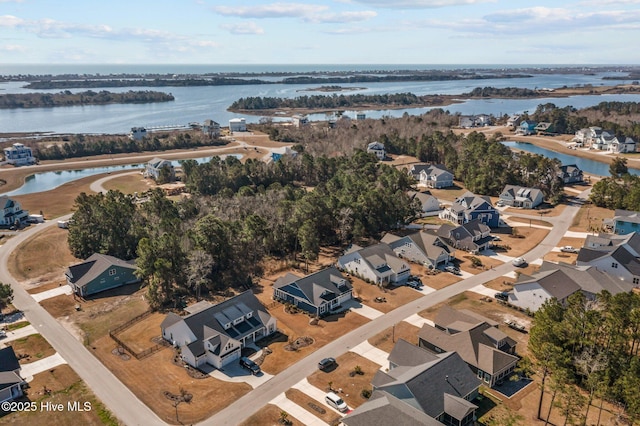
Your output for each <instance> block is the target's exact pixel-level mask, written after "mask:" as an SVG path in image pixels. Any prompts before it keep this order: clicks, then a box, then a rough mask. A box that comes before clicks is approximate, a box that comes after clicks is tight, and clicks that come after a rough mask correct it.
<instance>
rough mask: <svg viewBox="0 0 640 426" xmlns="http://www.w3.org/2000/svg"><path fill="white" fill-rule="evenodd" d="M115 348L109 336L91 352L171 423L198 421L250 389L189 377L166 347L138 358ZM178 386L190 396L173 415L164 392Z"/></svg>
mask: <svg viewBox="0 0 640 426" xmlns="http://www.w3.org/2000/svg"><path fill="white" fill-rule="evenodd" d="M115 348H116V344H115V342H114V341H113V340H112V339H111V338H110V337H109V336H104V337H102V338H100V339H98V340H96V341H94V342H92V345H91V351H92V352H93V354H94V355H95V356H96V357H97V358H98V359H99V360H100V361H102V363H103V364H104V365H105V366H106V367H107V368H108V369H109V370H110V371H112V372H113V373H114V374H115V375H116V377H118V379H119V380H120V381H122V382H123V383H124V384H125V385H126V386H127V387H128V388H129V389H131V391H132V392H133V393H135V394H136V396H137V397H138V398H140V400H141V401H142V402H144V403H145V404H146V405H147V406H148V407H150V408H151V409H152V410H153V411H155V412H156V413H157V414H158V416H159V417H160V418H161V419H162V420H164V421H166V422H169V423H172V424H176V423H182V424H192V423H197V422H200V421H202V420H204V419H206V418H208V417H210V416H211V415H212V414H214V413H216V412H218V411H219V410H221V409H222V408H224V407H226V406H227V405H229V404H230V403H232V402H233V401H235V400H237V399H238V398H240V397H241V396H243V395H244V394H246V393H248V392H249V391H251V386H249V385H248V384H246V383H229V382H222V381H219V380H216V379H214V378H212V377H206V378H204V379H194V378H192V377H191V376H189V374H188V373H187V370H186V369H185V368H184V367H182V366H179V365H175V364H174V363H173V359H174V357H175V356H177V353H176V351H175V350H174V349H172V348H170V347H167V348H164V349H162V350H160V351H159V352H156V353H154V354H153V355H151V356H149V357H147V358H143V359H141V360H137V359H135V358H134V357H130V358H129V359H127V360H125V359H123V358H121V357H120V356H118V355H114V354H113V353H112V351H113V350H114V349H115ZM181 389H184V390H185V391H187V392H188V393H190V394H192V395H193V399H192V401H191V402H190V403H188V404H187V403H182V404H180V405H179V406H178V419H176V408H175V407H174V405H173V403H172V401H170V400H169V399H167V398H166V397H165V396H164V392H165V391H167V392H171V393H173V394H179V393H180V390H181Z"/></svg>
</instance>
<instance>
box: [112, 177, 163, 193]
mask: <svg viewBox="0 0 640 426" xmlns="http://www.w3.org/2000/svg"><path fill="white" fill-rule="evenodd" d="M102 187H103V188H104V189H106V190H107V191H108V190H112V189H113V190H118V191H120V192H122V193H124V194H133V193H134V192H137V193H142V192H144V191H146V190H148V189H151V188H155V187H156V184H155V182H154V181H153V179H144V178H143V177H142V175H141V174H140V173H135V174H131V173H127V174H126V175H124V176H116V177H114V178H113V179H109V180H107V181H106V182H105V183H104V184H102Z"/></svg>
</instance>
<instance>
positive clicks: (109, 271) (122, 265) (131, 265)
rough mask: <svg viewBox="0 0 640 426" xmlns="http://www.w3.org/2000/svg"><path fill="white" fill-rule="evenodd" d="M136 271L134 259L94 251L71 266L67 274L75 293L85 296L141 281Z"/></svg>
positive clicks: (68, 281) (69, 283)
mask: <svg viewBox="0 0 640 426" xmlns="http://www.w3.org/2000/svg"><path fill="white" fill-rule="evenodd" d="M135 271H136V265H135V262H134V261H125V260H121V259H118V258H117V257H113V256H108V255H106V254H100V253H94V254H92V255H91V256H89V258H87V260H85V261H84V262H82V263H78V264H76V265H72V266H69V267H68V268H67V271H66V272H65V276H66V278H67V284H68V285H69V286H70V287H71V288H72V289H73V291H74V293H76V294H77V295H79V296H82V297H85V296H89V295H92V294H95V293H99V292H101V291H105V290H109V289H112V288H115V287H120V286H123V285H126V284H132V283H135V282H138V281H140V278H138V277H137V276H136V275H135V274H134V272H135Z"/></svg>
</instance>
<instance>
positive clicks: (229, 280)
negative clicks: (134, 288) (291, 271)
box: [69, 151, 418, 308]
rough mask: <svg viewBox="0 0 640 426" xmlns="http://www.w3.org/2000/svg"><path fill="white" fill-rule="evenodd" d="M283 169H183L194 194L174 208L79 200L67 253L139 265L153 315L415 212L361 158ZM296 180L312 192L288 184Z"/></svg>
mask: <svg viewBox="0 0 640 426" xmlns="http://www.w3.org/2000/svg"><path fill="white" fill-rule="evenodd" d="M286 163H287V162H286V160H281V161H278V162H277V163H275V164H272V165H267V164H265V163H262V162H260V161H258V160H248V161H246V162H245V163H244V164H243V163H241V162H240V161H239V160H237V159H236V158H234V157H228V158H226V159H225V160H224V161H222V160H220V159H217V158H215V159H213V160H212V161H211V162H210V163H206V164H203V165H198V164H195V162H189V161H188V162H185V163H184V173H185V181H186V183H187V185H188V187H189V188H190V189H191V190H192V193H193V194H194V196H193V197H191V198H188V199H184V200H182V201H180V202H177V203H174V202H173V201H170V200H169V199H167V198H166V197H165V196H164V194H163V193H162V192H161V191H159V190H157V191H154V192H152V194H151V195H150V196H149V199H148V201H146V202H144V203H140V204H138V203H136V202H135V200H134V199H133V197H131V196H128V195H123V194H122V193H120V192H117V191H110V192H108V193H107V194H106V195H105V194H97V195H86V194H84V193H83V194H81V195H80V196H79V197H78V198H77V199H76V203H75V213H74V215H73V221H72V224H71V225H70V227H69V247H70V248H71V251H72V253H73V254H74V256H77V257H80V258H86V257H88V256H90V255H91V254H92V253H94V252H101V253H106V254H111V255H114V256H119V257H121V258H125V259H130V258H133V257H136V258H137V261H136V262H137V266H138V268H139V272H140V276H141V278H142V279H144V281H145V282H146V283H147V284H148V289H149V293H148V295H149V298H150V301H151V303H152V305H153V306H154V307H156V308H158V307H161V306H165V305H167V304H168V303H170V302H172V301H175V300H177V297H181V296H188V295H196V296H197V295H199V294H200V293H201V292H202V291H204V292H209V291H222V290H225V289H227V288H229V287H237V286H242V285H248V284H249V283H250V282H251V279H252V277H254V276H255V275H257V274H258V273H259V272H260V264H261V263H260V260H261V259H263V258H264V257H265V256H277V257H289V256H291V255H293V256H294V257H295V256H296V255H299V256H302V259H303V260H305V261H307V260H315V259H316V258H317V256H318V253H319V250H320V246H321V245H331V244H347V243H348V242H350V241H352V240H354V239H356V240H361V239H366V238H369V237H379V236H380V234H381V232H383V231H386V230H389V229H392V228H395V227H397V226H398V225H399V224H401V223H404V222H405V221H406V220H408V219H411V218H412V217H413V216H414V214H415V213H416V211H417V207H418V206H417V205H415V204H413V203H412V201H411V199H410V198H409V197H408V196H407V194H406V191H407V190H408V189H409V187H410V184H411V180H410V178H409V177H408V175H407V174H406V173H403V172H400V171H398V170H397V169H395V168H393V167H391V166H387V165H384V164H382V165H381V164H380V163H379V162H378V161H377V160H376V158H375V157H374V156H372V155H369V154H366V153H364V152H362V151H360V152H357V153H355V154H354V155H352V156H350V157H339V158H332V159H316V158H313V157H311V156H306V157H304V158H303V159H302V160H301V161H300V162H299V163H298V164H295V165H294V164H291V165H288V164H286ZM297 177H300V178H301V179H302V180H304V181H305V183H309V184H315V185H316V186H315V189H314V190H313V191H311V192H309V191H307V190H306V189H305V188H303V187H302V186H300V185H298V186H294V185H292V184H291V182H292V179H295V178H297ZM219 179H222V181H219ZM283 182H286V183H285V184H283Z"/></svg>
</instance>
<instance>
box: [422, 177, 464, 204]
mask: <svg viewBox="0 0 640 426" xmlns="http://www.w3.org/2000/svg"><path fill="white" fill-rule="evenodd" d="M453 183H454V186H452V187H450V188H443V189H433V188H429V191H430V192H431V195H433V196H434V197H436V198H437V199H438V200H440V201H454V200H455V199H456V198H458V197H460V196H461V195H462V194H464V193H465V192H467V189H466V188H465V187H464V186H463V185H462V182H458V181H454V182H453Z"/></svg>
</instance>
